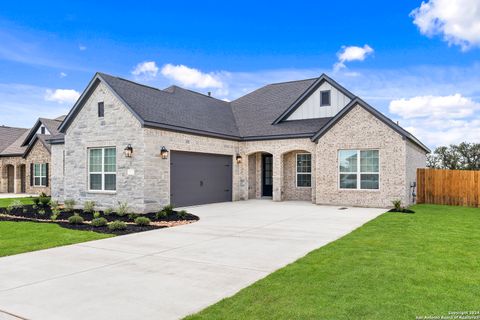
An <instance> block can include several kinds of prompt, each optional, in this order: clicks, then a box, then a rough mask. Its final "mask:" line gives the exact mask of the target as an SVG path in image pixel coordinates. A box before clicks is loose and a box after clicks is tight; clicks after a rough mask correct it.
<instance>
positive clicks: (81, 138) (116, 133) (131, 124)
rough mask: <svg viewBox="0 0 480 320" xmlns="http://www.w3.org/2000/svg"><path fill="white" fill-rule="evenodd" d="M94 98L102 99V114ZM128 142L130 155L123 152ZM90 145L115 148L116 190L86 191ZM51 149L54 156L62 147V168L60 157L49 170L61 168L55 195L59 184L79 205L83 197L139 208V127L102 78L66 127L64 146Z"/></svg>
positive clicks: (141, 181) (141, 204)
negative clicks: (131, 148) (101, 115)
mask: <svg viewBox="0 0 480 320" xmlns="http://www.w3.org/2000/svg"><path fill="white" fill-rule="evenodd" d="M98 102H104V110H105V111H104V117H98V109H97V107H98ZM128 144H131V145H132V146H133V148H134V150H133V156H132V157H131V158H126V157H125V156H124V155H123V150H124V148H125V147H126V146H127V145H128ZM93 147H115V148H116V185H117V188H116V189H117V190H116V191H113V192H112V191H89V186H88V180H89V179H88V174H87V172H88V171H87V169H88V168H87V164H88V149H89V148H93ZM53 150H54V155H55V156H56V157H58V156H60V155H61V154H62V153H63V151H65V160H64V162H65V168H63V170H62V168H59V166H60V164H61V162H62V161H61V160H58V159H55V160H54V162H53V164H54V167H55V168H53V172H55V173H58V172H60V170H62V172H64V179H63V183H62V182H61V181H59V179H57V178H55V181H54V185H53V187H54V191H53V194H54V196H55V197H60V194H61V192H60V190H59V189H60V188H61V186H62V185H63V188H64V191H63V200H65V199H74V200H75V201H76V202H77V205H79V206H81V205H82V204H83V203H84V202H85V201H95V203H97V204H98V207H99V208H103V207H116V206H117V205H118V202H128V204H129V206H130V208H131V209H132V210H133V211H143V209H144V190H145V184H144V183H145V174H144V172H145V171H144V170H145V162H144V157H145V155H146V152H145V144H144V137H143V128H142V127H141V125H140V122H139V121H138V120H137V118H135V116H134V115H133V114H132V113H131V112H130V111H129V110H127V108H126V107H125V106H124V105H123V103H122V102H121V101H120V100H119V99H118V98H117V97H116V96H115V95H114V94H113V93H112V92H111V91H110V90H109V89H108V88H107V87H106V86H105V85H104V84H103V83H102V82H101V83H99V85H98V87H97V88H96V89H95V91H94V92H93V93H92V94H91V95H90V97H89V98H88V99H87V101H86V102H85V105H84V106H83V108H82V109H81V111H80V112H79V113H78V115H77V117H76V118H75V121H73V123H72V124H71V125H70V127H69V128H68V129H67V132H66V134H65V144H64V150H60V149H59V146H53ZM62 157H63V156H62ZM132 170H133V171H132Z"/></svg>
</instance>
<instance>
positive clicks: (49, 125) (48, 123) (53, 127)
mask: <svg viewBox="0 0 480 320" xmlns="http://www.w3.org/2000/svg"><path fill="white" fill-rule="evenodd" d="M61 123H62V122H61V121H60V120H56V119H47V118H38V120H37V122H35V124H34V126H33V127H32V128H31V129H30V131H29V133H28V135H27V136H26V137H25V140H23V141H22V144H21V146H22V147H25V146H26V145H29V144H30V143H31V142H32V139H33V138H34V137H35V135H37V132H38V129H39V128H40V126H42V125H43V126H45V128H46V129H47V131H48V132H49V133H50V134H51V135H57V134H58V133H59V131H58V128H59V126H60V125H61Z"/></svg>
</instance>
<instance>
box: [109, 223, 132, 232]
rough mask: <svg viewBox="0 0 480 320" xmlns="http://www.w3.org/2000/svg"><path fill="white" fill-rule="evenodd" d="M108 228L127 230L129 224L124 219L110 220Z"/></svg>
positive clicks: (111, 229)
mask: <svg viewBox="0 0 480 320" xmlns="http://www.w3.org/2000/svg"><path fill="white" fill-rule="evenodd" d="M108 229H109V230H110V231H119V230H125V229H127V224H126V223H125V222H123V221H120V220H115V221H113V222H110V223H109V224H108Z"/></svg>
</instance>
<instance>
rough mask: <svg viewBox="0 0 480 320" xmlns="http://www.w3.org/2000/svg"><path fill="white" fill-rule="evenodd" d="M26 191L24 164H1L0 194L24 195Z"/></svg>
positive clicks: (18, 162)
mask: <svg viewBox="0 0 480 320" xmlns="http://www.w3.org/2000/svg"><path fill="white" fill-rule="evenodd" d="M26 190H27V183H26V165H25V163H23V162H20V161H18V160H17V161H12V162H5V163H3V164H1V165H0V194H2V195H4V194H10V195H11V194H25V193H26ZM27 196H28V195H27ZM10 197H11V196H10Z"/></svg>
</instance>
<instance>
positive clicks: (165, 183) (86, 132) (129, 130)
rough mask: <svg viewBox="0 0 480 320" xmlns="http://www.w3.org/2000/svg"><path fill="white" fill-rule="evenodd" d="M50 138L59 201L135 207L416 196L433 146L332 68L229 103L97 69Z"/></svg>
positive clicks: (367, 202)
mask: <svg viewBox="0 0 480 320" xmlns="http://www.w3.org/2000/svg"><path fill="white" fill-rule="evenodd" d="M59 131H60V132H61V133H62V134H64V136H58V137H54V138H52V139H50V142H51V143H52V196H53V197H54V198H57V199H59V200H65V199H74V200H76V201H77V203H79V204H81V203H83V202H84V201H87V200H92V201H95V202H96V203H97V205H98V206H99V207H115V206H116V205H117V204H118V202H127V203H128V204H129V206H130V208H131V209H132V210H134V211H138V212H147V211H153V210H158V209H159V208H160V207H162V206H164V205H166V204H169V203H172V204H174V205H175V206H186V205H195V204H204V203H212V202H221V201H236V200H244V199H252V198H253V199H256V198H264V197H265V198H271V199H273V200H274V201H282V200H305V201H311V202H313V203H317V204H332V205H350V206H374V207H387V206H390V205H391V201H392V200H396V199H400V200H402V201H403V203H404V204H408V203H411V202H412V199H413V197H412V192H413V189H412V187H411V185H412V184H413V183H414V182H415V179H416V169H417V168H419V167H424V166H425V160H426V153H428V152H429V149H428V148H427V147H426V146H425V145H423V144H422V143H421V142H420V141H419V140H417V139H416V138H415V137H414V136H413V135H411V134H410V133H408V132H407V131H405V130H404V129H402V128H401V127H400V126H398V125H397V124H395V123H394V122H393V121H391V120H390V119H388V118H387V117H385V116H384V115H383V114H381V113H380V112H378V111H377V110H375V109H374V108H373V107H371V106H370V105H368V104H367V103H366V102H364V101H363V100H361V99H360V98H358V97H356V96H355V95H353V94H352V93H351V92H349V91H348V90H346V89H345V88H343V87H342V86H340V85H339V84H338V83H336V82H335V81H333V80H332V79H331V78H329V77H328V76H326V75H322V76H320V77H319V78H315V79H307V80H300V81H291V82H283V83H275V84H270V85H267V86H264V87H262V88H260V89H258V90H255V91H253V92H251V93H249V94H247V95H245V96H243V97H240V98H238V99H236V100H234V101H232V102H226V101H223V100H218V99H215V98H213V97H210V96H209V95H203V94H200V93H197V92H193V91H190V90H186V89H182V88H180V87H177V86H172V87H169V88H166V89H164V90H160V89H156V88H152V87H148V86H145V85H141V84H138V83H135V82H132V81H129V80H125V79H121V78H117V77H113V76H110V75H106V74H103V73H97V74H95V76H94V77H93V79H92V80H91V82H90V83H89V85H88V87H87V88H86V89H85V91H84V92H83V94H82V95H81V97H80V98H79V100H78V101H77V103H76V104H75V105H74V107H73V108H72V110H71V111H70V113H69V114H68V115H67V117H66V118H65V120H64V122H63V123H62V125H61V126H60V128H59Z"/></svg>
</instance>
